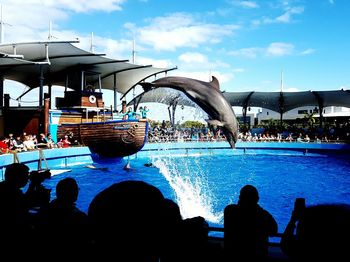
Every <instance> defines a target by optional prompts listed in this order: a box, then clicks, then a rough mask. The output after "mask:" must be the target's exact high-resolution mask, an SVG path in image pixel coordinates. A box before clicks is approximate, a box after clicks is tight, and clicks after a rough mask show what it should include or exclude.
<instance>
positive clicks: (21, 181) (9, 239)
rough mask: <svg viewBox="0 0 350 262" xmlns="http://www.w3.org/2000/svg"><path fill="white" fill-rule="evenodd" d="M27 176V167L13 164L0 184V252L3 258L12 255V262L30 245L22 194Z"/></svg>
mask: <svg viewBox="0 0 350 262" xmlns="http://www.w3.org/2000/svg"><path fill="white" fill-rule="evenodd" d="M28 176H29V168H28V166H26V165H25V164H21V163H13V164H10V165H8V166H7V167H6V170H5V180H4V181H2V182H0V210H1V215H0V250H2V252H1V255H2V256H4V257H5V256H6V253H7V254H12V257H11V258H12V259H13V260H16V259H15V258H18V256H20V255H23V252H22V251H26V250H27V249H26V248H27V247H28V244H29V243H30V241H29V239H30V235H31V227H30V219H29V212H28V203H27V200H26V197H25V195H24V193H23V192H22V188H23V187H24V186H25V185H26V184H27V183H28ZM13 251H16V252H13ZM18 251H20V252H18ZM21 252H22V253H21Z"/></svg>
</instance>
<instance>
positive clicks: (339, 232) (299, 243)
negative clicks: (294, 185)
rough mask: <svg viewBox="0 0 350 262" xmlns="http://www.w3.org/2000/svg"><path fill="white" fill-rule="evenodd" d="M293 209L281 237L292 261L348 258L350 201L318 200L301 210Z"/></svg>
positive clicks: (345, 259) (349, 255) (342, 259)
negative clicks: (327, 202) (321, 202)
mask: <svg viewBox="0 0 350 262" xmlns="http://www.w3.org/2000/svg"><path fill="white" fill-rule="evenodd" d="M294 211H295V210H294ZM294 211H293V212H292V216H291V219H290V221H289V223H288V225H287V227H286V229H285V231H284V232H283V235H282V237H281V249H282V251H283V252H284V253H285V254H286V255H287V256H289V257H290V258H291V259H292V260H293V261H349V260H350V253H349V246H350V240H349V236H350V222H349V221H350V205H348V204H319V205H314V206H308V207H306V208H305V210H304V212H303V213H301V214H296V213H295V212H294ZM294 231H295V232H294Z"/></svg>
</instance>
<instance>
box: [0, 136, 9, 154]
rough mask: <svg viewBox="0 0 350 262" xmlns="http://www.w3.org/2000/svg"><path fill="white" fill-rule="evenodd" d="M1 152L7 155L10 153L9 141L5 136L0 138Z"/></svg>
mask: <svg viewBox="0 0 350 262" xmlns="http://www.w3.org/2000/svg"><path fill="white" fill-rule="evenodd" d="M0 152H1V153H2V154H6V153H8V152H9V147H8V139H7V138H6V137H4V136H2V137H0Z"/></svg>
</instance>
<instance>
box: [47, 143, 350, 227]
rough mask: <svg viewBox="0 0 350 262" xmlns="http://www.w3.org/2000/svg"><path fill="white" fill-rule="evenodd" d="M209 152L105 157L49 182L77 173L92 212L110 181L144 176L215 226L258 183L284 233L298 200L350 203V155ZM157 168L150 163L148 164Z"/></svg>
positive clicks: (186, 212) (81, 203)
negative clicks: (243, 190)
mask: <svg viewBox="0 0 350 262" xmlns="http://www.w3.org/2000/svg"><path fill="white" fill-rule="evenodd" d="M206 152H207V153H206V154H203V153H198V152H196V151H193V152H186V153H182V152H179V151H178V152H176V151H169V152H166V151H165V152H163V153H162V154H158V153H154V152H152V153H151V154H146V155H143V156H138V157H137V158H136V159H131V163H130V164H131V169H130V170H129V171H126V170H124V169H123V167H124V166H125V164H126V163H127V161H128V160H127V159H119V160H117V159H110V160H99V161H98V162H96V163H94V166H95V167H96V169H91V168H88V167H85V166H82V167H75V168H73V169H72V171H71V172H67V173H63V174H60V175H56V176H53V177H52V178H51V179H48V180H46V181H45V182H44V184H45V186H46V187H48V188H52V197H54V196H55V190H54V189H55V188H54V187H55V185H56V184H57V182H58V181H59V180H60V179H62V178H64V177H66V176H72V177H75V178H76V179H77V181H78V184H79V187H80V195H79V199H78V202H77V204H78V207H79V208H81V209H82V210H83V211H86V212H87V211H88V206H89V204H90V202H91V200H92V199H93V197H94V196H95V195H96V194H97V193H98V192H100V191H101V190H103V189H104V188H106V187H108V186H109V185H111V184H113V183H115V182H119V181H124V180H143V181H145V182H148V183H150V184H152V185H154V186H156V187H158V188H159V189H160V190H161V191H162V193H163V194H164V196H165V197H167V198H170V199H173V200H174V201H176V202H177V203H178V204H179V206H180V209H181V213H182V215H183V217H184V218H187V217H193V216H198V215H200V216H203V217H205V218H206V220H207V221H208V222H209V224H210V225H211V226H218V227H222V226H223V210H224V208H225V206H226V205H227V204H230V203H236V202H237V200H238V195H239V190H240V188H241V187H242V186H244V185H246V184H252V185H254V186H256V187H257V189H258V191H259V193H260V201H259V203H260V205H261V206H262V207H263V208H265V209H267V210H268V211H270V213H271V214H272V215H273V216H274V217H275V218H276V220H277V222H278V224H279V232H282V231H283V230H284V228H285V226H286V224H287V223H288V220H289V217H290V214H291V212H292V208H293V203H294V200H295V198H297V197H304V198H306V204H307V205H311V204H317V203H335V202H336V203H347V204H350V158H349V155H339V154H338V155H323V154H306V155H304V154H302V153H300V152H294V151H287V150H286V151H283V150H279V151H276V150H260V151H259V150H255V151H251V152H246V153H244V152H243V151H240V152H238V153H237V151H235V153H232V152H233V151H232V150H225V149H216V150H207V151H206ZM150 162H152V163H153V166H152V167H145V166H144V164H146V163H150Z"/></svg>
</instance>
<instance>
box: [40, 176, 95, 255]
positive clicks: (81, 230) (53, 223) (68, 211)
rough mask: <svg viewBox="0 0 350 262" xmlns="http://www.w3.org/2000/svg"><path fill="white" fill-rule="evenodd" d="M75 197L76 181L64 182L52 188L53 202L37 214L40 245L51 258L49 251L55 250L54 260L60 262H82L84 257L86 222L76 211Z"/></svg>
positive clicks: (68, 178) (86, 247)
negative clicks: (68, 261) (71, 261)
mask: <svg viewBox="0 0 350 262" xmlns="http://www.w3.org/2000/svg"><path fill="white" fill-rule="evenodd" d="M78 195H79V187H78V184H77V182H76V180H75V179H74V178H71V177H67V178H64V179H62V180H60V181H59V182H58V183H57V185H56V198H55V199H53V200H52V201H51V202H50V204H49V205H48V206H47V207H46V208H43V209H41V210H40V213H39V217H40V228H39V232H40V240H41V243H40V245H41V247H44V252H47V254H48V255H51V253H50V251H51V247H55V249H57V250H59V252H56V254H55V256H57V257H59V258H61V259H65V258H67V257H70V258H72V256H73V258H75V259H76V258H80V259H82V256H83V255H87V252H88V250H89V249H88V247H89V244H90V234H89V227H88V218H87V214H85V213H84V212H82V211H81V210H80V209H78V208H77V207H76V204H75V203H76V201H77V199H78ZM48 240H49V241H48ZM57 257H56V258H57ZM83 260H84V259H83Z"/></svg>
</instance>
